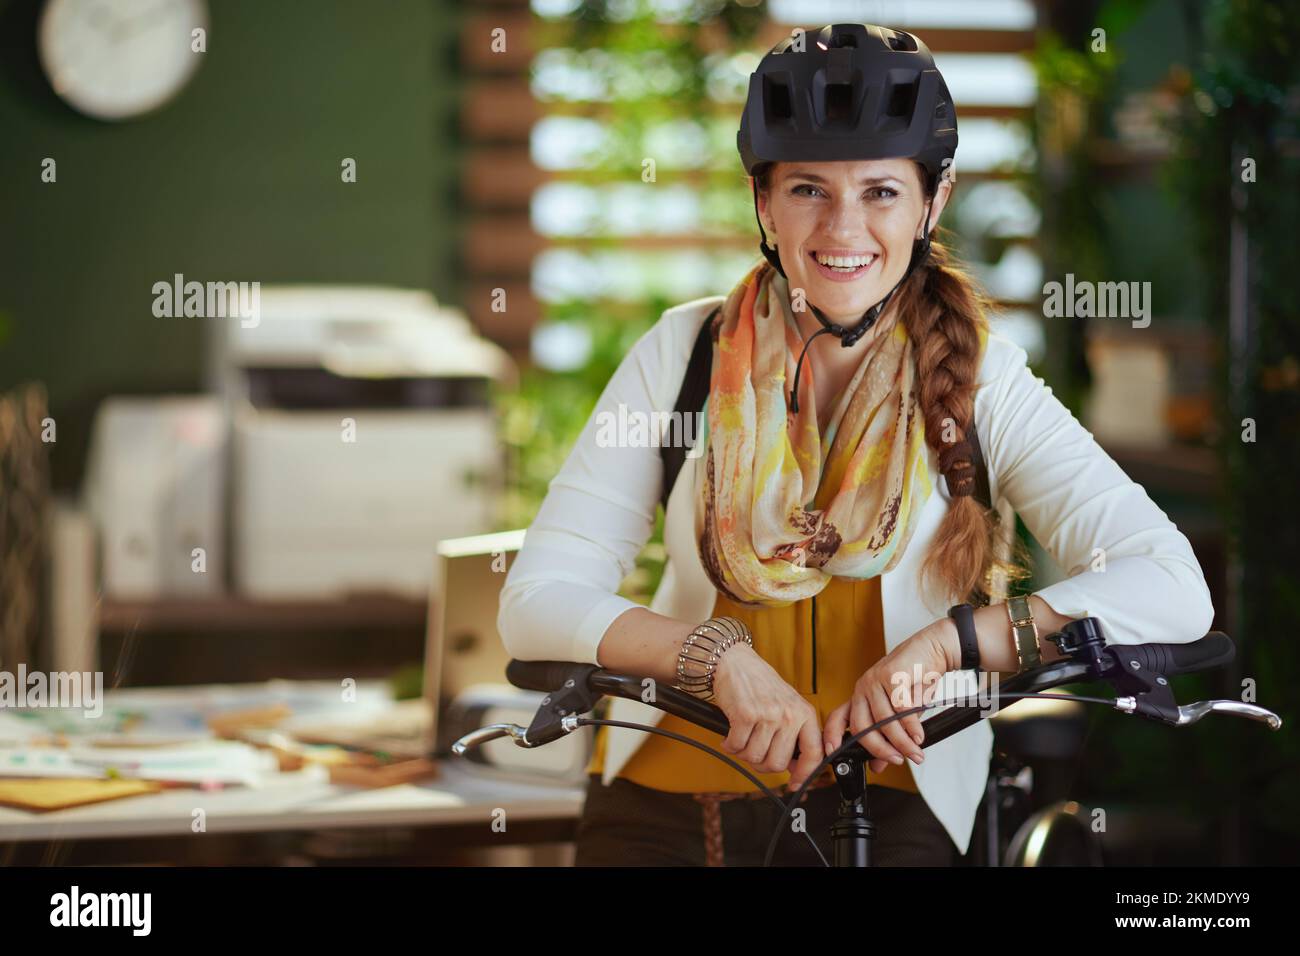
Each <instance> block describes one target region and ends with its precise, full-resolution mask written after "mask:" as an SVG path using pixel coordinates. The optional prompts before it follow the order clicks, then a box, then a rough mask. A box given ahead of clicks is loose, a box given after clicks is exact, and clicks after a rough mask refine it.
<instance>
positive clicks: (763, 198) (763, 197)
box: [757, 189, 776, 238]
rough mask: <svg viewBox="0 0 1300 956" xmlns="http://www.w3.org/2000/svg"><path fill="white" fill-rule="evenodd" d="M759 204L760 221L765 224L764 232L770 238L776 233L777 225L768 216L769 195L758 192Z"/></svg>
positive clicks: (761, 191)
mask: <svg viewBox="0 0 1300 956" xmlns="http://www.w3.org/2000/svg"><path fill="white" fill-rule="evenodd" d="M757 202H758V221H759V222H761V223H762V224H763V231H764V232H766V233H767V234H768V236H769V238H770V237H771V236H772V234H773V233H775V232H776V225H775V223H773V222H772V217H771V216H769V215H768V202H767V194H766V193H764V192H763V190H761V189H760V190H758V192H757Z"/></svg>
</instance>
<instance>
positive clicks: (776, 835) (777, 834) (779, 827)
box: [763, 691, 1115, 866]
mask: <svg viewBox="0 0 1300 956" xmlns="http://www.w3.org/2000/svg"><path fill="white" fill-rule="evenodd" d="M992 696H993V697H994V698H995V699H996V700H999V701H1002V700H1020V699H1022V698H1026V697H1034V698H1038V699H1041V700H1071V701H1078V702H1079V703H1085V704H1105V705H1106V706H1108V707H1114V706H1115V701H1114V700H1113V699H1111V698H1107V697H1085V696H1083V695H1076V694H1043V693H1030V692H1024V693H1004V692H1001V691H999V692H997V693H995V694H993V695H992ZM969 699H970V698H969V696H962V697H957V698H954V699H953V700H941V701H934V702H932V703H929V704H919V705H918V706H916V707H909V708H908V709H907V710H903V711H899V712H898V713H895V714H890V715H889V716H888V717H886V718H884V719H883V720H878V721H876V722H875V723H874V724H872V725H871V726H870V727H868V728H866V729H865V730H861V731H859V732H858V733H856V734H854V735H853V736H852V737H851V738H849V739H848V740H846V741H845V742H844V743H842V744H840V745H839V746H838V747H836V748H835V749H834V750H833V751H831V753H830V754H828V755H827V756H826V757H824V758H822V762H821V763H819V764H818V765H817V767H816V769H815V770H813V772H812V773H811V774H809V775H808V779H807V780H805V781H804V782H803V785H802V786H801V787H800V788H799V789H798V790H797V791H796V792H795V794H794V796H793V797H791V802H790V804H789V805H786V806H785V814H784V816H782V817H781V819H780V820H778V821H777V822H776V826H775V827H773V828H772V839H771V840H770V841H769V842H768V844H767V853H766V854H765V855H764V857H763V865H764V866H771V865H772V857H773V855H774V854H775V853H776V845H777V844H778V843H779V842H780V841H781V834H782V832H783V831H784V830H785V821H786V820H787V819H789V817H790V814H791V813H792V812H793V810H794V808H795V806H797V805H798V803H799V800H800V799H801V798H802V797H803V793H804V791H805V790H807V789H808V783H809V782H810V781H812V780H814V779H816V777H817V775H818V774H819V773H821V771H822V768H823V767H826V766H828V765H829V764H830V763H831V762H832V761H833V760H835V758H836V757H838V756H839V754H840V753H841V751H843V750H844V748H845V747H848V746H849V745H850V744H854V743H857V741H858V740H859V738H862V737H865V736H866V735H867V734H869V733H872V732H874V731H876V730H878V729H879V728H881V727H883V726H885V725H886V724H888V723H892V722H893V721H895V720H902V719H903V718H904V717H909V716H911V715H912V714H918V713H921V712H922V711H926V710H930V709H931V708H934V707H947V706H949V705H957V706H969V705H967V704H966V703H965V702H966V701H967V700H969ZM981 719H987V718H981ZM971 726H972V727H973V726H975V725H974V724H972V725H971ZM962 729H963V730H965V729H968V728H962ZM954 736H955V735H954ZM863 749H864V750H865V749H866V748H865V747H864V748H863ZM827 865H828V866H829V864H827Z"/></svg>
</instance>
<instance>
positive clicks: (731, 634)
mask: <svg viewBox="0 0 1300 956" xmlns="http://www.w3.org/2000/svg"><path fill="white" fill-rule="evenodd" d="M742 641H743V642H744V643H746V644H748V645H749V646H750V647H753V646H754V639H753V638H752V637H750V635H749V629H748V628H746V627H745V625H744V624H742V623H740V621H737V620H736V619H735V618H734V617H711V618H709V619H708V620H707V621H705V622H704V623H703V624H700V625H697V626H696V628H695V630H693V631H691V633H690V636H689V637H687V638H686V640H685V641H683V642H682V649H681V652H680V653H679V654H678V655H677V683H676V684H675V685H674V686H675V687H676V688H677V689H678V690H683V691H685V692H686V693H688V694H690V695H691V696H693V697H698V698H700V700H712V699H713V674H714V672H715V671H716V670H717V669H718V659H719V658H721V657H722V654H723V652H724V651H726V650H727V649H728V648H730V647H734V646H735V645H736V644H739V643H741V642H742Z"/></svg>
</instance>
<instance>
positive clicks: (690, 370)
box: [659, 305, 722, 512]
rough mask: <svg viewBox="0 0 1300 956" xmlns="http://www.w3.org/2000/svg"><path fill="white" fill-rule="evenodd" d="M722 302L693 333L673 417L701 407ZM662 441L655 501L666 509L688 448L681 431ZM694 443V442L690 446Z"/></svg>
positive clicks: (681, 417) (682, 418) (682, 416)
mask: <svg viewBox="0 0 1300 956" xmlns="http://www.w3.org/2000/svg"><path fill="white" fill-rule="evenodd" d="M721 308H722V306H721V305H718V306H716V307H715V308H714V309H713V311H712V312H710V313H709V315H708V317H707V318H706V319H705V320H704V322H703V324H701V325H700V332H699V334H698V335H696V336H695V346H694V348H692V349H691V359H690V361H689V362H688V363H687V364H686V376H685V377H684V378H683V379H682V387H681V391H679V392H678V393H677V404H676V405H674V406H673V411H674V412H676V413H677V417H676V419H675V420H676V421H679V422H685V421H686V416H687V415H692V414H695V413H697V412H699V411H700V409H701V408H703V407H704V402H705V400H706V399H707V398H708V397H709V378H710V377H711V376H712V375H713V331H712V330H713V317H714V316H716V315H717V314H718V310H719V309H721ZM664 438H665V441H664V442H663V444H661V445H660V446H659V454H660V456H661V457H662V458H663V460H664V481H663V494H662V495H661V496H660V498H659V501H660V503H661V504H662V505H663V506H664V511H665V512H666V511H667V510H668V496H669V495H671V494H672V493H673V485H674V484H676V483H677V474H678V472H680V471H681V470H682V465H683V464H685V463H686V455H687V453H688V452H689V451H690V448H687V447H686V446H685V443H684V440H683V439H684V435H683V434H679V435H677V436H676V439H677V440H676V441H673V440H669V439H670V436H668V435H665V436H664ZM692 438H693V439H694V440H695V441H699V438H700V436H699V434H696V433H693V434H692ZM692 447H694V446H692Z"/></svg>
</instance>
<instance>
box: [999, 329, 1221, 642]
mask: <svg viewBox="0 0 1300 956" xmlns="http://www.w3.org/2000/svg"><path fill="white" fill-rule="evenodd" d="M995 339H997V340H998V341H999V342H1000V347H998V348H997V351H998V352H999V353H1000V354H1001V356H1003V358H1002V359H1000V360H999V361H996V362H994V363H993V364H994V368H992V369H991V370H990V372H989V373H988V380H987V381H986V382H984V383H983V384H982V387H981V389H980V391H979V392H978V393H977V396H978V398H977V402H979V404H980V410H979V417H978V419H977V423H978V426H979V428H980V437H981V439H982V440H983V443H984V447H985V449H986V452H985V454H986V456H987V459H988V465H989V470H990V473H991V479H990V480H991V481H992V482H993V483H994V485H995V492H996V493H997V494H999V495H1003V496H1005V497H1006V499H1007V500H1008V501H1009V502H1010V503H1011V505H1012V506H1013V507H1014V508H1015V510H1016V512H1017V513H1018V514H1019V515H1020V516H1021V518H1022V519H1023V520H1024V522H1025V526H1026V527H1027V528H1028V529H1029V531H1030V532H1031V533H1032V534H1033V535H1034V537H1035V538H1036V539H1037V540H1038V542H1039V544H1041V545H1042V546H1043V548H1044V549H1046V550H1047V552H1048V553H1050V554H1051V555H1052V557H1053V558H1054V559H1055V560H1056V563H1057V564H1058V565H1059V566H1060V567H1061V568H1063V569H1065V572H1066V574H1067V575H1068V577H1067V578H1066V579H1065V580H1063V581H1059V582H1057V583H1056V584H1052V585H1050V586H1048V587H1045V588H1043V589H1042V590H1040V591H1038V592H1037V594H1038V596H1039V597H1041V598H1042V599H1043V600H1044V601H1046V602H1047V603H1048V604H1049V605H1050V606H1051V607H1052V608H1053V609H1054V610H1055V611H1056V612H1057V613H1059V614H1063V615H1065V616H1066V617H1071V618H1079V617H1095V618H1098V619H1099V620H1100V621H1101V625H1102V631H1103V633H1104V634H1105V636H1106V640H1107V642H1108V643H1111V644H1143V643H1169V644H1182V643H1187V642H1190V641H1195V640H1197V639H1198V638H1201V637H1203V636H1204V635H1205V634H1206V632H1207V631H1209V629H1210V626H1211V621H1212V620H1213V618H1214V607H1213V604H1212V603H1211V600H1210V590H1209V588H1208V587H1207V586H1206V583H1205V575H1204V572H1203V571H1202V570H1201V566H1200V564H1199V563H1198V562H1197V560H1196V556H1195V554H1194V553H1193V551H1192V546H1191V544H1190V542H1188V540H1187V538H1186V536H1185V535H1183V533H1182V532H1181V531H1179V530H1178V527H1177V526H1176V525H1175V524H1174V523H1173V522H1172V521H1170V520H1169V517H1168V516H1167V515H1166V514H1165V513H1164V512H1163V511H1161V510H1160V508H1158V507H1157V506H1156V504H1155V502H1153V501H1152V500H1151V498H1150V497H1149V496H1148V495H1147V493H1146V491H1145V490H1144V489H1143V488H1142V486H1141V485H1139V484H1137V483H1135V482H1133V481H1132V480H1130V479H1129V477H1128V476H1127V475H1125V474H1124V472H1123V470H1122V469H1121V468H1120V467H1119V465H1117V464H1116V463H1115V461H1114V460H1113V459H1112V458H1111V457H1110V456H1109V455H1107V454H1106V452H1105V451H1103V450H1102V448H1101V446H1099V445H1098V444H1097V442H1096V441H1095V440H1094V439H1093V436H1092V433H1091V432H1089V431H1087V429H1085V428H1084V427H1083V426H1082V425H1081V424H1080V423H1079V422H1078V420H1077V419H1075V417H1074V416H1073V415H1072V414H1071V413H1070V411H1069V409H1067V408H1066V407H1065V406H1064V405H1063V404H1061V402H1060V400H1059V399H1057V398H1056V396H1055V395H1053V394H1052V389H1051V388H1050V387H1049V386H1048V385H1046V384H1045V383H1044V382H1043V380H1042V379H1041V378H1038V377H1037V376H1035V375H1034V374H1033V373H1032V372H1031V371H1030V370H1029V367H1028V364H1027V356H1026V353H1025V351H1024V349H1022V348H1020V347H1019V346H1017V345H1015V344H1014V343H1012V342H1011V341H1010V340H1008V339H1005V338H1003V337H1001V336H998V335H996V334H994V335H992V336H990V346H989V352H990V354H991V353H992V352H993V351H994V347H995V346H994V340H995ZM986 436H987V437H986ZM992 476H995V477H992ZM1103 557H1104V562H1105V563H1104V565H1102V563H1101V561H1102V559H1103ZM1094 567H1095V568H1097V570H1094ZM1102 567H1104V570H1101V568H1102Z"/></svg>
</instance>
